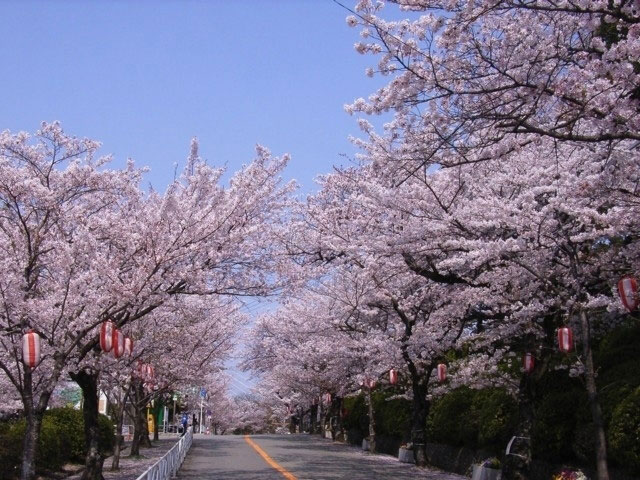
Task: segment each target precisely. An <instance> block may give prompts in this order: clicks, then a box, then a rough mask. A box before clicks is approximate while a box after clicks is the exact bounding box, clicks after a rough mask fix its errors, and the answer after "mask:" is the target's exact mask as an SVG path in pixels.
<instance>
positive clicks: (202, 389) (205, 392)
mask: <svg viewBox="0 0 640 480" xmlns="http://www.w3.org/2000/svg"><path fill="white" fill-rule="evenodd" d="M206 396H207V391H206V390H205V389H204V388H201V389H200V431H199V432H198V433H202V424H203V423H204V417H203V416H202V409H203V407H204V405H203V402H204V398H205V397H206Z"/></svg>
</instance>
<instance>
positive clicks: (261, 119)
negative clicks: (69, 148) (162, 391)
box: [0, 0, 382, 393]
mask: <svg viewBox="0 0 640 480" xmlns="http://www.w3.org/2000/svg"><path fill="white" fill-rule="evenodd" d="M353 3H355V1H354V2H349V0H345V4H346V5H352V4H353ZM0 12H1V13H2V18H3V22H2V30H1V33H0V72H1V74H2V80H1V85H2V94H1V95H0V130H5V129H9V130H12V131H19V130H26V131H31V132H33V131H35V130H36V129H37V128H38V126H39V125H40V122H42V121H53V120H59V121H61V122H62V125H63V127H64V128H65V130H66V131H67V132H69V133H72V134H74V135H78V136H86V137H89V138H93V139H96V140H100V141H101V142H102V143H103V148H102V150H101V153H104V154H106V153H112V154H114V156H115V163H114V165H115V166H122V165H124V163H125V161H126V159H127V157H131V158H133V159H134V160H135V161H136V163H137V164H138V165H139V166H142V165H146V166H149V167H150V168H151V172H150V173H149V174H148V175H147V177H146V182H148V183H151V184H153V186H154V188H156V189H158V190H164V189H165V187H166V185H167V184H168V183H169V182H170V181H171V180H172V179H173V175H174V164H175V163H176V162H178V163H179V164H180V166H183V165H184V161H185V159H186V157H187V155H188V153H189V143H190V139H191V137H193V136H197V137H198V138H199V140H200V154H201V156H202V157H204V158H206V159H207V161H208V162H209V163H211V164H215V165H226V166H227V168H228V169H229V170H230V171H234V170H236V169H237V168H239V167H240V166H241V165H242V164H244V163H248V162H249V161H250V160H251V159H252V158H253V155H254V147H255V144H256V143H260V144H262V145H265V146H267V147H268V148H270V149H271V151H272V152H273V153H274V154H276V155H281V154H282V153H285V152H288V153H290V154H291V155H292V161H291V164H290V166H289V168H288V169H287V171H286V172H285V175H286V177H287V178H288V179H289V178H295V179H297V180H298V181H299V182H300V183H301V185H302V189H301V193H308V192H311V191H313V190H314V189H315V186H314V185H313V178H314V177H316V176H317V175H319V174H322V173H326V172H328V171H330V170H331V168H332V166H334V165H340V164H346V163H348V160H347V159H345V157H344V156H343V155H344V154H346V155H347V156H348V157H353V154H354V153H355V150H354V148H353V147H352V145H351V144H350V142H349V141H348V139H347V138H348V136H349V135H350V134H354V135H358V134H359V129H358V127H357V123H356V120H355V118H353V117H350V116H349V115H347V114H346V113H344V111H343V105H344V104H345V103H348V102H350V101H352V100H353V99H355V98H357V97H360V96H367V95H368V94H369V93H371V92H372V91H374V90H375V88H377V87H378V86H380V85H381V84H382V83H381V82H382V80H380V79H370V78H368V77H366V76H365V74H364V70H365V68H366V67H368V66H370V65H371V62H372V61H373V59H372V58H368V57H363V56H360V55H359V54H357V53H356V52H355V51H354V49H353V44H354V43H355V42H356V41H359V35H358V30H357V29H352V28H349V27H348V26H347V25H346V22H345V17H346V16H347V15H348V12H346V11H345V10H344V9H343V8H342V7H340V6H338V5H337V4H336V3H334V2H333V1H331V0H199V1H196V0H180V1H178V0H174V1H168V0H167V1H163V0H130V1H124V0H109V1H97V0H56V1H53V0H51V1H35V0H20V1H18V0H13V1H10V0H4V1H2V3H0ZM266 305H267V307H265V304H260V303H258V302H257V301H251V302H250V304H249V305H248V307H247V309H248V311H250V312H252V313H256V312H258V311H260V310H262V309H264V308H269V307H268V306H269V305H270V303H267V304H266ZM232 373H233V375H234V376H235V377H236V380H234V384H233V385H232V390H233V391H234V392H236V393H237V392H241V391H243V390H246V388H247V385H248V384H251V381H249V380H247V378H246V377H245V376H244V375H242V374H241V373H239V372H237V371H235V369H234V370H232Z"/></svg>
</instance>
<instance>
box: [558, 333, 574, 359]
mask: <svg viewBox="0 0 640 480" xmlns="http://www.w3.org/2000/svg"><path fill="white" fill-rule="evenodd" d="M558 348H559V349H560V351H561V352H564V353H568V352H570V351H571V350H573V332H572V331H571V329H570V328H569V327H563V328H559V329H558Z"/></svg>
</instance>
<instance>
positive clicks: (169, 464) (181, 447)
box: [136, 427, 193, 480]
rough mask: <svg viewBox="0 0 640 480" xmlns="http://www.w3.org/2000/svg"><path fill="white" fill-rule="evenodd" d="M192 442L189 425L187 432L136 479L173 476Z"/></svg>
mask: <svg viewBox="0 0 640 480" xmlns="http://www.w3.org/2000/svg"><path fill="white" fill-rule="evenodd" d="M192 442H193V428H192V427H189V430H187V433H186V434H185V435H184V436H183V437H181V438H180V440H179V441H178V443H176V444H175V445H174V446H173V447H171V450H169V451H168V452H167V453H165V455H164V456H163V457H162V458H161V459H160V460H158V461H157V462H156V463H154V464H153V465H151V466H150V467H149V468H148V469H147V470H146V471H145V472H144V473H143V474H142V475H140V476H139V477H138V478H137V479H136V480H168V479H169V478H173V477H175V476H176V474H177V473H178V469H179V468H180V466H181V465H182V462H184V457H186V456H187V452H188V451H189V449H190V448H191V443H192Z"/></svg>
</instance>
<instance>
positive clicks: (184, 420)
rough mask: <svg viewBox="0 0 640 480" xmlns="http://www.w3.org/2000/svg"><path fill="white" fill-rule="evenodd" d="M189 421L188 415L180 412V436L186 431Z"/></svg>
mask: <svg viewBox="0 0 640 480" xmlns="http://www.w3.org/2000/svg"><path fill="white" fill-rule="evenodd" d="M188 423H189V415H187V414H186V413H183V414H182V435H180V436H181V437H182V436H184V434H185V433H187V426H188V425H187V424H188Z"/></svg>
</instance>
